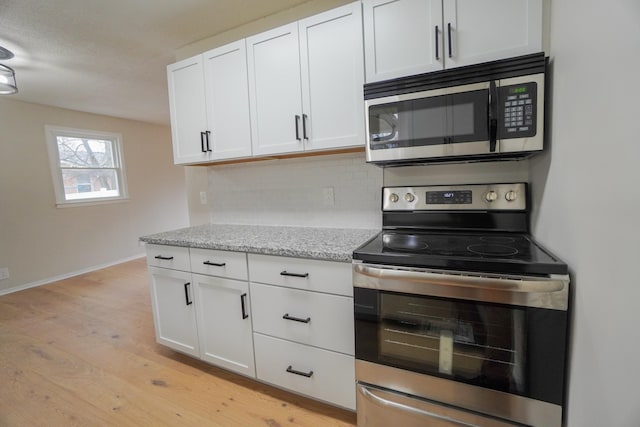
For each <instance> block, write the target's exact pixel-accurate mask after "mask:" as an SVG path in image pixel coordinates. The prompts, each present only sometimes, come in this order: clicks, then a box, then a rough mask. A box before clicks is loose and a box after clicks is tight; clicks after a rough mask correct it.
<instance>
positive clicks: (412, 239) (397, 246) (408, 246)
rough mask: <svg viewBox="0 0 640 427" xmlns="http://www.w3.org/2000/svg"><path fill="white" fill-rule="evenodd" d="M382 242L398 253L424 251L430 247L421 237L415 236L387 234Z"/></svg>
mask: <svg viewBox="0 0 640 427" xmlns="http://www.w3.org/2000/svg"><path fill="white" fill-rule="evenodd" d="M382 242H383V244H384V246H385V247H387V248H389V249H394V250H397V251H422V250H425V249H427V248H428V247H429V245H427V244H426V243H425V242H424V241H423V240H422V239H420V238H419V236H416V235H413V234H385V235H384V236H383V238H382Z"/></svg>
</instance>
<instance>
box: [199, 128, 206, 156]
mask: <svg viewBox="0 0 640 427" xmlns="http://www.w3.org/2000/svg"><path fill="white" fill-rule="evenodd" d="M200 150H202V152H203V153H206V152H207V150H205V149H204V132H200Z"/></svg>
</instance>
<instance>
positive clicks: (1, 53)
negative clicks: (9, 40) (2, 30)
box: [0, 46, 13, 60]
mask: <svg viewBox="0 0 640 427" xmlns="http://www.w3.org/2000/svg"><path fill="white" fill-rule="evenodd" d="M11 58H13V52H11V51H10V50H9V49H5V48H4V47H2V46H0V60H3V59H11Z"/></svg>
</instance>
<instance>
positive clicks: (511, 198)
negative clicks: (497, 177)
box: [504, 190, 518, 202]
mask: <svg viewBox="0 0 640 427" xmlns="http://www.w3.org/2000/svg"><path fill="white" fill-rule="evenodd" d="M504 198H505V199H507V201H508V202H513V201H514V200H515V199H517V198H518V193H516V192H515V191H513V190H509V191H507V194H505V195H504Z"/></svg>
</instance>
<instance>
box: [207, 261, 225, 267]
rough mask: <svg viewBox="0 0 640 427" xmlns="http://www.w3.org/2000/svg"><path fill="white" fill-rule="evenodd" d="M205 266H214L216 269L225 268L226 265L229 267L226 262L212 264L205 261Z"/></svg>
mask: <svg viewBox="0 0 640 427" xmlns="http://www.w3.org/2000/svg"><path fill="white" fill-rule="evenodd" d="M203 264H204V265H212V266H214V267H224V266H225V265H227V263H226V262H220V263H218V262H211V261H204V262H203Z"/></svg>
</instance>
